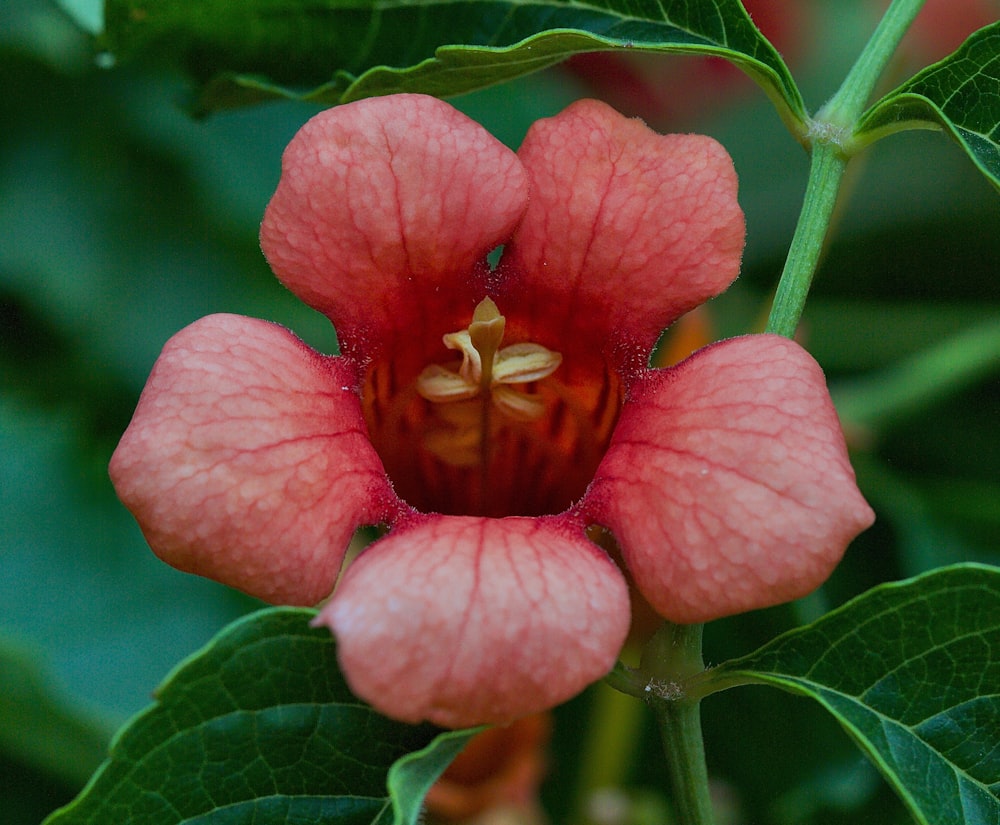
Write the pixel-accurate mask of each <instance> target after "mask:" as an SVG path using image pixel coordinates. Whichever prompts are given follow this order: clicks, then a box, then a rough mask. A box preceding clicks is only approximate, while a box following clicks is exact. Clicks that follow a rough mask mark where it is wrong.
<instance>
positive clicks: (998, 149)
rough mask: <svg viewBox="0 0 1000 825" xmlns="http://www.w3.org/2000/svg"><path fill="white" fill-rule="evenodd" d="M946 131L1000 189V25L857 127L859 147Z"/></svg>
mask: <svg viewBox="0 0 1000 825" xmlns="http://www.w3.org/2000/svg"><path fill="white" fill-rule="evenodd" d="M936 128H943V129H944V130H945V131H946V132H947V133H948V134H950V135H951V136H952V137H953V138H954V139H955V140H956V141H957V142H958V144H959V145H960V146H961V147H962V148H963V149H965V151H966V152H967V153H968V155H969V157H971V158H972V160H973V162H974V163H975V164H976V166H978V167H979V169H980V171H981V172H982V173H983V174H984V175H986V177H987V178H988V179H989V181H990V182H991V183H992V184H993V185H994V186H996V187H997V188H1000V22H998V23H993V24H992V25H990V26H987V27H986V28H984V29H980V30H979V31H978V32H976V33H975V34H973V35H972V36H971V37H969V39H968V40H966V41H965V42H964V43H963V44H962V45H961V47H959V49H958V50H957V51H956V52H954V53H953V54H951V55H949V56H948V57H946V58H945V59H944V60H942V61H940V62H938V63H935V64H934V65H933V66H928V67H927V68H926V69H924V70H923V71H922V72H920V73H918V74H916V75H914V76H913V77H912V78H910V80H908V81H907V82H906V83H904V84H903V85H902V86H900V87H899V88H898V89H895V90H893V91H892V92H890V93H889V94H887V95H886V96H885V97H883V98H882V99H881V100H879V101H878V102H877V103H876V104H875V105H874V106H872V107H871V108H870V109H869V110H868V111H867V112H866V113H865V114H864V115H863V116H862V117H861V119H860V120H859V121H858V125H857V128H856V129H855V131H854V139H855V141H856V142H857V143H858V144H859V145H862V146H863V145H866V144H868V143H873V142H874V141H876V140H878V139H879V138H881V137H884V136H885V135H887V134H891V133H893V132H899V131H902V130H904V129H936Z"/></svg>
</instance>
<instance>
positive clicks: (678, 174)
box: [508, 100, 744, 350]
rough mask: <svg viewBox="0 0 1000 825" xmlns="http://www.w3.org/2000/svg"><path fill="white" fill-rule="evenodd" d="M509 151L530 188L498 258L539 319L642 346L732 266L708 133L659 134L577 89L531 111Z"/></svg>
mask: <svg viewBox="0 0 1000 825" xmlns="http://www.w3.org/2000/svg"><path fill="white" fill-rule="evenodd" d="M518 156H519V157H520V158H521V161H522V162H523V163H524V166H525V168H526V169H527V170H528V175H529V177H530V179H531V200H530V202H529V205H528V210H527V212H526V213H525V216H524V219H523V221H522V223H521V225H520V226H519V228H518V229H517V231H516V233H515V235H514V239H513V242H512V244H511V248H510V257H509V259H508V260H510V261H511V262H512V263H513V265H514V270H515V272H520V273H524V282H523V283H521V284H518V286H520V287H521V288H522V290H523V292H524V293H525V300H526V301H529V300H530V302H531V303H532V307H533V308H532V309H527V310H525V311H526V312H534V313H535V314H536V315H537V318H536V320H535V324H537V325H538V326H546V325H549V326H551V325H555V326H556V328H557V329H561V330H562V334H563V335H564V336H567V335H569V334H570V333H572V332H575V331H579V330H583V329H586V330H587V335H588V338H591V339H595V338H596V339H597V340H601V339H602V337H606V336H607V335H608V334H609V333H619V334H620V333H627V335H628V337H629V339H630V340H631V342H633V343H637V344H639V345H640V346H642V347H643V348H645V349H647V350H648V349H649V348H651V347H652V345H653V344H654V343H655V341H656V339H657V337H658V336H659V334H660V332H661V331H662V330H663V329H664V327H666V326H668V325H669V324H670V323H671V322H672V321H674V320H675V319H676V318H678V317H679V316H680V315H682V314H683V313H684V312H686V311H687V310H689V309H691V308H693V307H695V306H697V305H698V304H700V303H702V302H703V301H705V300H706V299H707V298H710V297H712V296H713V295H717V294H718V293H720V292H722V291H723V290H725V289H726V287H728V286H729V284H730V283H732V281H733V280H734V279H735V278H736V276H737V274H738V272H739V265H740V256H741V254H742V250H743V237H744V222H743V213H742V211H741V210H740V207H739V204H738V203H737V201H736V188H737V181H736V172H735V171H734V169H733V164H732V161H731V160H730V158H729V156H728V155H727V154H726V151H725V149H723V148H722V147H721V146H720V145H719V144H718V143H716V142H715V141H714V140H712V139H711V138H708V137H703V136H700V135H658V134H656V133H655V132H653V131H651V130H650V129H648V128H647V127H646V126H645V125H644V124H643V123H642V122H641V121H639V120H630V119H628V118H625V117H623V116H622V115H620V114H618V113H617V112H615V111H614V110H613V109H611V108H610V107H608V106H606V105H605V104H603V103H599V102H597V101H593V100H584V101H580V102H577V103H575V104H573V105H572V106H570V107H569V108H567V109H566V110H565V111H563V112H562V113H561V114H559V115H557V116H556V117H553V118H549V119H547V120H540V121H538V122H537V123H535V124H534V125H533V126H532V128H531V130H530V131H529V132H528V135H527V137H526V138H525V140H524V143H523V144H522V146H521V149H520V151H519V152H518ZM512 286H513V285H512ZM514 288H515V289H516V287H514ZM516 294H517V295H518V296H520V294H521V293H520V292H517V293H516ZM519 312H520V309H519ZM616 337H617V336H616Z"/></svg>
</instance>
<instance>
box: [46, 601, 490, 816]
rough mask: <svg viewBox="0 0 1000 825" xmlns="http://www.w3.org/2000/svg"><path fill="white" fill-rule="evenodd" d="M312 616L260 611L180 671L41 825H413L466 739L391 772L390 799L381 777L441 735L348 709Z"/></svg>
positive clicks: (365, 709)
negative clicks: (76, 792) (196, 824)
mask: <svg viewBox="0 0 1000 825" xmlns="http://www.w3.org/2000/svg"><path fill="white" fill-rule="evenodd" d="M314 615H315V612H314V611H311V610H305V609H298V608H272V609H268V610H263V611H260V612H258V613H255V614H253V615H251V616H248V617H246V618H244V619H240V620H238V621H237V622H234V623H233V624H232V625H230V626H229V627H228V628H226V629H225V630H223V631H222V632H221V633H220V634H219V635H218V636H217V637H216V638H215V639H214V640H213V641H212V642H210V643H209V644H208V645H207V646H206V647H205V648H204V649H203V650H201V651H200V652H198V653H196V654H195V655H194V656H192V657H190V658H189V659H187V660H186V661H185V662H182V663H181V664H180V665H179V666H178V667H177V668H176V669H175V670H174V672H173V673H171V674H170V675H169V676H168V677H167V679H166V681H165V682H164V684H163V685H162V686H161V688H160V689H159V690H158V691H157V701H156V703H155V704H154V705H152V706H151V707H149V708H147V709H146V710H145V711H143V712H142V713H140V714H139V715H138V716H136V717H135V718H134V719H133V720H132V721H131V722H130V723H129V724H128V725H126V727H125V728H123V729H122V730H121V731H120V732H119V734H118V735H117V736H116V737H115V740H114V742H113V743H112V747H111V754H110V757H109V759H108V760H107V761H106V762H105V763H104V765H103V766H102V768H101V769H100V770H99V771H98V773H97V774H96V775H95V776H94V777H93V778H92V779H91V781H90V784H89V785H88V786H87V787H86V788H85V789H84V791H83V792H82V793H81V795H80V796H79V797H78V798H77V799H76V800H75V801H74V802H72V803H71V804H70V805H68V806H67V807H65V808H63V809H62V810H60V811H57V812H56V813H55V814H53V815H52V816H50V817H49V818H48V819H47V820H46V825H81V824H82V823H95V825H104V823H108V822H141V823H143V825H167V823H170V825H175V823H193V822H207V821H211V822H212V823H236V822H254V823H271V822H273V823H283V824H285V823H307V822H308V823H311V825H316V824H317V823H337V825H354V824H355V823H358V825H360V824H361V823H365V824H366V825H367V824H368V823H378V825H386V824H387V823H389V822H401V823H402V822H406V823H410V822H413V821H415V814H416V811H417V810H418V809H419V805H420V802H421V801H422V799H423V796H422V793H423V791H425V790H426V787H429V785H430V783H431V782H433V781H434V779H435V778H436V777H437V775H438V774H439V773H440V771H441V770H443V769H444V767H445V766H446V764H447V761H446V760H447V759H449V758H450V757H451V756H453V755H454V754H456V753H457V752H458V750H460V748H461V746H462V744H464V741H463V738H462V737H463V735H464V736H465V737H466V738H468V736H471V732H456V733H449V734H445V735H444V736H443V737H442V739H443V741H442V742H441V743H440V744H438V743H436V742H435V743H433V744H431V747H430V748H428V749H427V751H426V752H425V754H424V756H422V757H420V756H416V757H411V758H410V759H409V761H408V762H407V763H406V765H405V766H404V767H402V768H396V769H395V770H396V773H397V775H398V774H399V772H400V771H402V773H403V780H404V781H402V782H400V780H398V779H397V780H396V781H395V787H394V794H393V798H390V795H389V792H388V791H387V787H386V780H387V775H388V774H390V773H391V770H390V769H391V768H393V765H394V764H395V763H396V762H397V760H399V759H401V758H402V757H405V756H406V755H407V754H411V753H412V752H413V751H417V750H418V749H420V748H424V747H425V746H427V745H428V744H430V743H432V740H433V739H434V737H435V736H436V735H437V734H438V733H439V732H440V731H439V730H438V729H437V728H434V727H432V726H430V725H420V726H412V725H404V724H402V723H399V722H394V721H392V720H389V719H386V718H385V717H383V716H380V715H379V714H377V713H376V712H375V711H374V710H373V709H372V708H370V707H369V706H367V705H365V704H363V703H362V702H360V701H359V700H358V699H356V698H355V697H354V696H352V695H351V693H350V691H349V690H348V688H347V685H346V683H345V682H344V680H343V677H342V676H341V675H340V671H339V669H338V668H337V662H336V656H335V651H334V642H333V640H332V638H331V636H330V633H329V631H327V630H325V629H314V628H311V627H310V626H309V620H310V619H311V618H312V617H313V616H314ZM415 776H416V777H419V781H412V778H413V777H415ZM408 779H409V780H410V781H407V780H408ZM418 794H421V795H420V796H419V797H418V796H417V795H418ZM397 810H402V811H404V812H408V813H407V818H401V819H398V818H396V813H395V812H396V811H397Z"/></svg>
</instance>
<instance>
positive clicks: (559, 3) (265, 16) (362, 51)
mask: <svg viewBox="0 0 1000 825" xmlns="http://www.w3.org/2000/svg"><path fill="white" fill-rule="evenodd" d="M105 18H106V30H105V33H104V37H103V39H102V41H103V46H104V47H105V48H106V49H107V50H108V51H109V52H111V53H112V54H113V55H114V56H115V57H116V58H118V59H123V60H127V59H130V58H132V57H135V56H137V55H147V56H151V57H156V58H159V59H165V60H167V61H168V62H171V63H176V64H180V65H182V66H184V67H185V68H186V69H187V70H188V71H190V72H191V73H192V74H193V75H194V76H195V77H196V78H198V79H199V80H200V81H202V82H203V83H204V84H206V85H205V86H204V88H203V90H202V93H201V96H200V100H199V104H198V105H199V107H200V109H201V110H202V111H211V110H214V109H220V108H226V107H231V106H240V105H246V104H251V103H257V102H261V101H263V100H268V99H271V98H275V97H295V98H300V99H304V100H309V101H313V102H316V103H322V104H326V105H333V104H337V103H344V102H347V101H350V100H356V99H358V98H362V97H368V96H372V95H382V94H389V93H392V92H402V91H411V92H415V91H419V92H425V93H428V94H433V95H438V96H447V95H454V94H459V93H462V92H468V91H472V90H474V89H478V88H482V87H484V86H487V85H490V84H492V83H498V82H501V81H503V80H510V79H512V78H514V77H518V76H519V75H523V74H526V73H528V72H533V71H535V70H537V69H542V68H544V67H546V66H550V65H552V64H554V63H557V62H559V61H560V60H564V59H566V58H567V57H570V56H571V55H573V54H577V53H580V52H588V51H604V50H609V51H611V50H619V49H620V50H630V51H651V52H670V53H685V54H702V55H716V56H719V57H724V58H726V59H728V60H731V61H732V62H734V63H735V64H736V65H737V66H739V67H740V68H741V69H743V71H745V72H746V73H747V74H748V75H750V77H752V78H753V79H754V80H755V81H756V82H757V83H759V84H760V85H761V86H762V87H763V89H764V90H765V91H766V92H767V94H768V96H769V97H771V98H772V100H773V101H774V102H775V104H776V105H777V107H778V109H779V112H780V114H781V116H782V118H783V119H784V120H785V121H786V123H788V124H790V125H792V126H794V127H795V128H796V130H799V129H800V127H801V125H802V121H803V120H804V117H805V115H804V106H803V103H802V98H801V96H800V94H799V91H798V89H797V88H796V86H795V83H794V81H793V80H792V77H791V74H790V73H789V71H788V69H787V67H786V66H785V64H784V62H783V61H782V59H781V57H780V56H779V55H778V53H777V52H776V51H775V50H774V47H773V46H771V44H770V43H769V42H768V41H767V40H766V39H765V38H764V37H763V35H761V33H760V32H759V31H758V30H757V28H756V27H755V26H754V24H753V22H752V21H751V20H750V17H749V15H748V14H747V12H746V10H745V9H744V8H743V6H742V4H741V3H740V2H738V0H706V1H705V2H699V3H691V2H689V0H640V2H638V3H635V2H631V0H590V2H577V1H576V0H385V1H384V2H375V1H374V0H333V2H316V0H286V2H284V3H280V4H278V3H275V2H274V0H253V2H245V3H231V2H229V0H208V2H202V3H198V4H191V3H188V2H186V0H161V2H157V3H149V2H148V0H108V2H107V5H106V10H105ZM310 87H312V88H310ZM304 89H305V91H303V90H304Z"/></svg>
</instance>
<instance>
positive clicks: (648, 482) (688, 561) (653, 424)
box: [582, 335, 874, 624]
mask: <svg viewBox="0 0 1000 825" xmlns="http://www.w3.org/2000/svg"><path fill="white" fill-rule="evenodd" d="M582 509H583V510H584V511H585V512H586V513H587V514H588V515H590V516H591V517H592V518H594V520H595V521H598V522H600V523H601V524H604V525H605V526H607V527H609V528H610V529H611V530H613V531H614V533H615V536H616V537H617V538H618V541H619V544H620V545H621V549H622V554H623V556H624V559H625V562H626V564H627V565H628V567H629V569H630V570H631V571H632V573H633V575H634V578H635V581H636V584H637V586H638V587H639V589H640V591H641V592H642V594H643V595H644V596H645V597H646V599H647V600H649V602H650V603H651V604H652V605H653V607H654V608H655V609H656V610H657V611H658V612H659V613H660V614H661V615H663V616H665V617H666V618H668V619H670V620H671V621H674V622H678V623H685V624H686V623H695V622H704V621H708V620H710V619H715V618H719V617H721V616H726V615H729V614H732V613H737V612H741V611H746V610H752V609H756V608H760V607H767V606H770V605H774V604H779V603H781V602H785V601H788V600H790V599H794V598H798V597H800V596H804V595H806V594H807V593H809V592H810V591H812V590H813V589H815V588H816V587H817V586H819V585H820V584H821V583H822V582H823V581H824V580H825V579H826V577H827V576H828V575H829V574H830V572H831V571H832V570H833V568H834V567H835V566H836V564H837V562H838V561H839V560H840V558H841V556H842V555H843V552H844V550H845V549H846V547H847V545H848V543H849V542H850V541H851V540H852V539H853V538H854V537H855V536H856V535H857V534H858V533H860V532H861V531H862V530H864V529H865V528H867V527H868V526H869V525H870V524H871V523H872V521H873V519H874V514H873V513H872V511H871V508H870V507H869V506H868V505H867V503H866V502H865V500H864V499H863V498H862V496H861V493H860V492H859V491H858V488H857V486H856V485H855V480H854V471H853V469H852V468H851V465H850V462H849V461H848V457H847V450H846V447H845V444H844V437H843V434H842V433H841V430H840V423H839V421H838V419H837V414H836V411H835V410H834V408H833V403H832V402H831V400H830V396H829V393H828V392H827V389H826V384H825V380H824V377H823V373H822V370H821V369H820V367H819V365H818V364H817V363H816V362H815V361H814V360H813V359H812V357H811V356H810V355H809V354H808V353H807V352H806V351H805V350H803V349H802V348H801V347H800V346H798V345H797V344H795V343H794V342H792V341H789V340H787V339H785V338H780V337H778V336H773V335H755V336H748V337H745V338H737V339H732V340H729V341H724V342H722V343H719V344H715V345H713V346H711V347H708V348H706V349H703V350H700V351H699V352H697V353H695V354H694V355H693V356H691V357H690V358H689V359H687V360H686V361H683V362H682V363H681V364H679V365H678V366H676V367H674V368H671V369H667V370H652V371H650V372H649V373H648V374H647V375H646V376H645V377H644V378H643V379H641V380H640V381H638V382H637V383H636V385H635V386H634V387H632V389H631V394H630V398H629V400H628V402H627V403H626V406H625V408H624V410H623V411H622V415H621V418H620V419H619V422H618V427H617V429H616V431H615V435H614V437H613V439H612V442H611V447H610V449H609V450H608V452H607V454H606V455H605V457H604V460H603V462H602V463H601V465H600V467H599V468H598V471H597V477H596V478H595V481H594V484H593V486H592V487H591V489H590V491H588V494H587V497H586V499H585V501H584V503H583V505H582Z"/></svg>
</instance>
